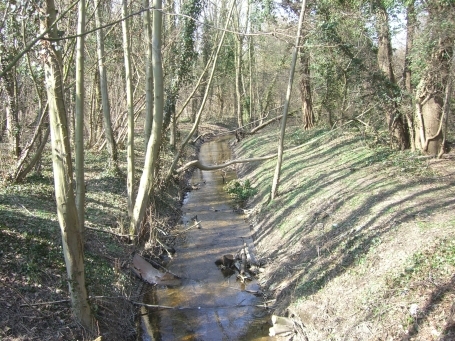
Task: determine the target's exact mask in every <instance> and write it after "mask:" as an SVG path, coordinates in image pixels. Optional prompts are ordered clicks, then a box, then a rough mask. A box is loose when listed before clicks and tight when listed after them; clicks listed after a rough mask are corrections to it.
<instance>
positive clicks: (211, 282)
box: [143, 137, 269, 341]
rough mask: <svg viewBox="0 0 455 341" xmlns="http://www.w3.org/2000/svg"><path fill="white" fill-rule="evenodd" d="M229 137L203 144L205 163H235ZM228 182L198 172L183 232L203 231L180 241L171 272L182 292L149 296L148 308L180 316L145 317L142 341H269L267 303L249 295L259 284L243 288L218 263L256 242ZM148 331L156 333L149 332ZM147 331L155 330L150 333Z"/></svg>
mask: <svg viewBox="0 0 455 341" xmlns="http://www.w3.org/2000/svg"><path fill="white" fill-rule="evenodd" d="M228 140H229V137H224V138H219V139H216V140H214V141H210V142H207V143H204V144H203V145H202V147H201V151H200V157H199V158H200V160H201V161H202V162H203V163H205V164H216V163H221V162H223V161H225V160H227V159H229V158H230V157H231V150H230V148H229V145H228ZM223 176H224V177H225V179H226V181H229V180H230V179H233V178H234V177H235V176H236V175H235V172H233V171H231V172H228V173H227V174H226V175H224V174H223V172H222V171H211V172H208V171H200V170H198V169H197V170H196V171H195V172H194V174H193V177H192V179H191V183H192V184H199V185H198V187H199V189H198V190H193V191H191V192H189V193H188V195H187V197H186V198H185V200H184V205H183V208H182V210H183V217H182V221H183V224H182V226H181V227H180V229H181V230H184V229H185V228H186V227H189V226H191V225H193V224H194V217H195V216H197V220H198V221H199V222H200V228H197V227H196V228H192V229H189V230H188V231H186V232H184V233H183V234H182V235H181V236H180V237H179V239H178V241H177V243H176V245H175V249H176V253H175V255H174V258H173V259H172V260H171V262H170V263H169V264H168V269H169V270H170V271H171V272H173V273H175V274H177V275H179V276H181V277H182V278H183V281H182V285H181V286H179V287H177V288H166V287H156V288H155V289H153V290H149V291H148V294H147V295H146V297H145V300H144V301H145V303H149V304H158V305H164V306H172V307H182V308H183V309H178V310H175V309H173V310H155V311H150V313H149V314H148V315H147V316H145V317H144V318H145V319H146V322H145V323H143V329H144V334H145V335H144V337H143V340H163V341H165V340H269V337H268V336H267V335H268V327H269V326H268V325H267V323H266V319H265V318H264V310H263V308H258V307H256V305H260V304H262V303H263V302H262V299H261V298H260V297H256V296H255V295H253V294H252V293H250V292H247V291H246V290H251V291H255V290H258V289H259V287H258V284H257V283H256V282H255V281H252V282H248V283H246V284H242V283H241V282H239V281H238V280H236V275H237V273H233V272H231V273H223V272H222V271H221V270H220V269H219V268H218V267H217V266H216V265H215V260H216V259H218V258H220V257H221V256H223V255H224V254H235V253H237V252H238V251H239V250H240V248H241V247H242V245H243V242H244V241H246V242H248V241H251V237H250V235H251V231H250V228H249V226H248V224H247V223H246V222H245V220H244V216H242V215H239V214H238V213H235V212H233V209H232V206H231V205H230V199H229V197H228V196H227V195H226V193H225V192H224V191H223ZM147 325H149V326H151V328H147V327H146V326H147ZM147 329H149V330H150V329H153V335H150V333H152V332H150V331H149V332H147Z"/></svg>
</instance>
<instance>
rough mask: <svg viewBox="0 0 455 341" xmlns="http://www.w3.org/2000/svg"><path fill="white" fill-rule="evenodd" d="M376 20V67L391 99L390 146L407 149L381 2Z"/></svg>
mask: <svg viewBox="0 0 455 341" xmlns="http://www.w3.org/2000/svg"><path fill="white" fill-rule="evenodd" d="M377 7H378V9H377V11H376V20H377V25H378V36H379V37H378V65H379V69H380V70H381V71H382V72H383V73H384V76H385V77H386V79H387V83H386V84H385V87H386V88H387V90H388V97H389V98H391V99H392V103H390V105H388V107H389V108H387V109H386V110H385V112H386V120H387V126H388V129H389V133H390V136H391V139H392V141H391V142H392V146H393V147H394V148H397V149H406V148H409V134H407V132H406V130H405V125H404V122H403V118H402V116H401V114H400V113H399V111H398V105H397V103H396V101H395V97H396V94H395V92H396V87H397V84H396V81H395V76H394V74H393V67H392V44H391V39H390V31H389V15H388V13H387V10H386V8H385V7H384V4H383V3H382V1H381V0H379V1H377Z"/></svg>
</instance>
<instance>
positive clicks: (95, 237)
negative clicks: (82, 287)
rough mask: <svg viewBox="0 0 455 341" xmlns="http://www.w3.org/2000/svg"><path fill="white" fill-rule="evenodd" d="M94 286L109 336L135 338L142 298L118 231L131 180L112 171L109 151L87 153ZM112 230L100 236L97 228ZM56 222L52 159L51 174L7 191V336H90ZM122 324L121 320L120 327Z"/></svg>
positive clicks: (2, 223)
mask: <svg viewBox="0 0 455 341" xmlns="http://www.w3.org/2000/svg"><path fill="white" fill-rule="evenodd" d="M86 164H87V169H86V178H87V190H86V220H87V221H86V226H87V227H88V229H87V231H86V245H85V267H86V279H87V288H88V291H89V293H90V295H91V299H90V301H91V303H92V308H93V310H94V313H95V315H96V316H97V318H98V330H99V332H100V333H101V334H103V335H104V336H105V338H106V339H111V340H113V339H116V338H117V337H118V335H122V339H125V340H128V339H131V337H134V335H135V332H136V331H135V328H134V309H133V306H132V305H131V304H130V303H128V302H127V301H126V298H130V297H132V296H134V292H132V290H133V285H132V284H133V283H134V282H133V281H132V280H131V278H130V275H129V272H128V271H127V267H126V265H127V264H128V257H129V253H130V252H131V250H130V247H129V246H128V245H126V244H125V243H123V241H122V240H121V239H120V238H119V237H116V236H115V235H114V234H111V233H108V232H115V233H119V232H120V231H119V222H121V221H122V220H124V219H125V217H126V213H125V212H126V201H125V195H124V191H125V188H126V184H125V181H124V180H123V178H124V177H123V176H121V174H113V173H110V172H109V171H106V169H108V167H107V164H108V162H107V155H106V154H105V153H97V154H96V155H95V154H92V153H91V152H87V155H86ZM96 229H98V230H101V231H105V232H100V231H97V230H96ZM60 236H61V235H60V228H59V225H58V222H57V218H56V206H55V199H54V187H53V178H52V173H51V168H50V158H49V155H48V154H46V156H45V158H44V160H43V172H42V173H41V174H40V175H36V174H35V175H31V176H29V177H27V178H26V180H25V181H24V182H23V183H20V184H15V185H11V184H6V183H5V184H3V185H2V186H1V187H0V339H2V340H76V339H79V340H82V339H89V336H88V335H87V333H86V332H85V331H84V330H83V329H82V328H81V327H80V326H79V325H77V324H76V323H75V322H74V320H73V318H72V316H71V310H70V304H69V301H68V297H69V295H68V285H67V276H66V268H65V263H64V260H63V255H62V249H61V237H60ZM112 322H115V323H112Z"/></svg>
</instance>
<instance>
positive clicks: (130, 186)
mask: <svg viewBox="0 0 455 341" xmlns="http://www.w3.org/2000/svg"><path fill="white" fill-rule="evenodd" d="M127 2H128V0H122V15H123V17H124V18H126V17H127V15H128V3H127ZM122 32H123V55H124V60H125V81H126V84H125V86H126V105H127V107H128V140H127V160H128V166H127V168H128V170H127V179H126V187H127V196H128V215H129V216H130V217H132V216H133V208H134V104H133V81H132V79H131V77H132V75H131V44H130V29H129V21H128V19H125V20H123V21H122Z"/></svg>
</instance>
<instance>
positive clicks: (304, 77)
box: [300, 48, 314, 130]
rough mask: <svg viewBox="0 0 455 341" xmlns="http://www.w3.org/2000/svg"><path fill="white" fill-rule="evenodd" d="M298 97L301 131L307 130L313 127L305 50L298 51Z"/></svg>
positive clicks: (306, 53) (308, 59)
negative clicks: (301, 121) (299, 101)
mask: <svg viewBox="0 0 455 341" xmlns="http://www.w3.org/2000/svg"><path fill="white" fill-rule="evenodd" d="M300 97H301V100H302V119H303V129H305V130H308V129H311V128H313V127H314V112H313V100H312V98H311V85H310V56H309V54H308V51H306V50H305V48H301V49H300Z"/></svg>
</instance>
